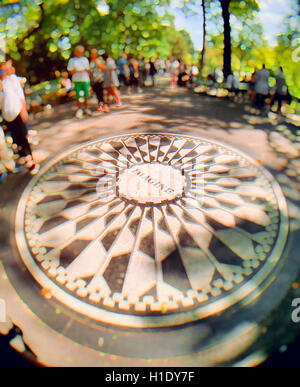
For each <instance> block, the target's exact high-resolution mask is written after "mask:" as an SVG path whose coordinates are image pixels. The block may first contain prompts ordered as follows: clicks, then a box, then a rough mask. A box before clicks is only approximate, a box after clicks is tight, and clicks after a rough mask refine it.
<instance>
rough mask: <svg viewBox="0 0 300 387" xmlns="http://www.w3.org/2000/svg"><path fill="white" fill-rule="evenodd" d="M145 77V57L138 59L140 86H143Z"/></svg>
mask: <svg viewBox="0 0 300 387" xmlns="http://www.w3.org/2000/svg"><path fill="white" fill-rule="evenodd" d="M146 78H147V70H146V62H145V57H142V59H141V60H140V61H139V84H140V88H143V87H145V82H146Z"/></svg>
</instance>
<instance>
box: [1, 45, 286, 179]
mask: <svg viewBox="0 0 300 387" xmlns="http://www.w3.org/2000/svg"><path fill="white" fill-rule="evenodd" d="M165 73H167V74H169V78H170V88H172V89H174V88H176V87H193V86H194V85H195V84H196V81H197V79H198V77H199V69H198V67H197V66H196V65H195V64H193V65H190V66H187V65H186V64H185V63H184V62H183V61H182V60H180V59H177V58H175V57H171V58H170V59H168V60H166V61H164V60H162V59H160V58H159V59H156V60H153V59H149V60H146V59H145V57H142V58H140V59H139V60H138V59H137V58H135V56H134V55H127V54H126V53H125V52H124V53H123V54H122V55H121V56H120V57H119V58H118V59H117V60H114V59H113V58H111V57H109V56H108V55H106V54H105V53H102V54H101V55H100V54H99V51H98V50H97V49H95V48H94V49H91V50H90V52H89V55H88V56H85V48H84V47H83V46H77V47H75V49H74V53H73V56H72V57H71V58H70V60H69V61H68V64H67V68H66V69H65V71H63V72H62V73H61V79H60V86H61V88H62V89H64V90H65V93H66V95H68V96H70V97H72V98H73V97H75V99H76V105H77V109H76V113H75V116H76V118H77V119H81V118H82V117H83V116H84V115H92V114H94V113H93V112H92V111H91V109H90V107H89V98H90V95H91V93H94V94H95V96H96V98H97V102H98V103H97V108H96V111H97V112H103V113H109V112H110V106H111V104H112V103H115V104H116V107H118V108H121V107H122V106H123V105H122V100H121V92H124V93H131V92H132V91H133V92H135V93H140V92H142V90H143V88H145V87H153V86H155V85H156V75H157V74H160V75H162V76H163V74H165ZM239 75H240V74H239ZM239 75H237V74H230V75H229V76H228V77H227V78H226V82H225V87H226V88H227V90H228V91H229V93H230V95H233V96H239V94H240V92H241V87H240V85H241V82H245V83H248V85H247V94H248V96H249V97H248V100H249V103H250V104H251V105H252V106H253V107H256V108H258V109H260V110H261V111H262V110H263V109H264V108H265V104H266V100H267V98H269V100H268V103H269V104H270V105H271V106H273V105H274V104H275V102H277V112H278V113H280V112H281V109H282V104H283V103H284V102H286V103H290V100H291V96H290V93H289V90H288V87H287V84H286V81H285V74H284V72H283V69H282V67H280V71H279V72H278V73H277V74H276V76H275V78H276V85H275V88H273V89H272V88H270V86H269V78H270V71H269V70H268V69H266V66H265V65H263V66H262V68H261V69H259V70H255V71H254V72H253V74H252V75H251V76H250V77H248V78H247V77H244V78H245V79H242V80H241V81H240V76H239ZM0 80H1V88H2V92H1V94H2V95H0V102H1V103H0V107H1V115H2V122H0V181H2V180H4V179H5V178H6V176H7V172H19V171H22V170H23V169H24V168H27V169H28V170H29V172H30V173H31V174H36V173H37V172H38V170H39V165H38V164H37V163H36V162H35V161H34V158H33V156H32V151H31V143H32V141H31V140H30V131H31V130H30V128H29V125H28V109H27V105H26V100H25V95H24V90H23V88H24V84H25V82H26V79H25V78H21V77H17V75H16V74H15V68H14V66H13V64H12V61H10V60H8V61H6V62H3V63H1V64H0ZM208 80H209V82H211V83H212V84H217V83H219V84H223V85H224V80H223V78H222V76H221V74H219V73H217V72H216V71H215V70H214V71H213V72H212V73H211V74H209V76H208Z"/></svg>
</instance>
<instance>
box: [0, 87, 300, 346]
mask: <svg viewBox="0 0 300 387" xmlns="http://www.w3.org/2000/svg"><path fill="white" fill-rule="evenodd" d="M123 103H124V107H123V108H122V109H117V108H114V107H112V111H111V113H110V114H104V113H103V114H99V115H95V116H92V117H87V118H85V119H83V120H80V121H78V120H76V119H75V118H74V113H75V106H74V105H75V104H74V102H72V103H67V104H65V105H60V106H57V107H55V108H54V109H49V110H47V111H45V112H43V113H40V114H38V115H37V117H36V118H35V119H34V120H32V122H31V126H32V128H33V129H35V130H37V132H38V135H37V137H38V140H39V144H38V145H36V146H33V149H34V156H35V158H36V159H37V160H38V161H39V162H40V163H41V165H42V166H43V165H44V164H45V163H46V162H47V160H51V158H52V157H54V155H55V154H57V153H60V152H62V151H65V150H67V149H68V148H70V147H72V146H74V145H78V144H82V143H84V142H86V141H89V140H93V139H97V138H99V137H100V136H105V135H107V136H110V135H113V134H114V133H120V132H121V133H131V132H133V131H139V130H142V131H160V132H165V131H169V132H173V133H181V134H196V135H198V136H200V137H204V138H208V139H215V140H218V142H221V143H224V144H228V145H232V146H234V147H235V148H237V149H239V150H240V151H243V152H245V153H246V154H248V155H249V156H251V157H252V158H253V159H255V160H256V161H258V162H259V163H260V164H262V165H263V166H264V167H265V168H266V169H267V170H268V171H269V172H270V173H271V174H272V175H273V177H274V178H275V179H276V180H277V181H278V182H279V184H280V186H281V188H282V191H283V194H284V195H285V198H286V200H287V203H288V214H289V220H290V231H291V232H292V233H293V234H294V242H296V245H294V246H293V251H291V253H293V256H295V259H294V261H295V260H296V258H297V245H298V246H299V241H300V238H299V233H300V178H299V175H300V173H299V171H300V136H299V135H298V127H297V126H296V124H295V123H294V124H293V123H291V122H287V121H283V119H279V118H278V117H277V116H275V115H273V116H271V117H260V116H256V115H254V114H252V113H251V112H250V111H249V109H247V107H245V106H243V105H237V104H235V103H233V102H232V101H229V100H224V99H221V98H216V97H209V96H204V95H197V94H195V93H193V91H192V90H187V89H180V88H179V89H169V88H168V87H157V88H154V89H146V90H145V91H144V92H143V93H141V94H132V95H129V96H124V97H123ZM91 107H92V108H93V109H94V110H95V107H96V102H95V101H94V100H92V101H91ZM29 180H30V176H29V174H28V173H25V172H24V173H21V174H18V175H9V176H8V179H7V180H6V182H5V183H4V184H1V185H0V246H1V248H0V261H1V259H3V260H5V259H6V260H7V257H10V258H13V256H15V257H16V258H17V254H18V253H17V249H16V247H15V229H14V222H15V210H16V206H17V204H18V201H19V198H20V196H21V194H22V192H23V191H24V188H25V187H26V185H27V184H28V182H29ZM295 246H296V248H295ZM17 260H18V259H17ZM10 262H11V263H10V265H11V267H12V268H13V266H14V265H15V264H16V261H15V260H13V259H11V260H10ZM297 262H298V261H297ZM298 267H299V264H298ZM283 281H284V279H283ZM297 282H300V278H298V279H297ZM295 289H298V290H295V292H298V293H293V297H296V296H300V287H299V286H297V287H295ZM27 290H28V291H30V290H31V289H30V286H28V289H27ZM27 290H26V291H27ZM24 292H25V290H24ZM289 306H290V304H289ZM285 317H286V318H288V316H287V315H286V316H285ZM275 329H277V326H276V327H275ZM28 344H29V342H28Z"/></svg>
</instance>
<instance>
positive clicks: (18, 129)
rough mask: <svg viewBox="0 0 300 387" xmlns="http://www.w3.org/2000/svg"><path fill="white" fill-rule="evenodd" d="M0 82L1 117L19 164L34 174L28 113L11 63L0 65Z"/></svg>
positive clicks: (36, 170)
mask: <svg viewBox="0 0 300 387" xmlns="http://www.w3.org/2000/svg"><path fill="white" fill-rule="evenodd" d="M0 79H1V80H2V90H3V91H2V98H1V102H2V116H3V118H4V124H5V126H6V127H7V130H8V131H9V132H10V133H11V136H12V138H13V142H14V144H16V145H17V151H18V154H19V156H20V160H19V164H25V167H27V168H28V170H29V171H30V173H31V174H36V173H37V172H38V170H39V165H38V164H36V163H35V162H34V160H33V156H32V152H31V147H30V145H29V142H28V139H27V134H28V124H27V121H28V113H27V108H26V101H25V95H24V92H23V89H22V87H21V84H20V81H19V79H18V77H17V76H16V75H15V69H14V67H13V66H12V63H11V61H8V62H3V63H1V64H0Z"/></svg>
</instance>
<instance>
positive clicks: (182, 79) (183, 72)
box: [177, 62, 190, 87]
mask: <svg viewBox="0 0 300 387" xmlns="http://www.w3.org/2000/svg"><path fill="white" fill-rule="evenodd" d="M189 79H190V76H189V74H188V71H187V67H186V65H185V63H183V62H182V63H181V64H180V73H179V74H178V82H177V83H178V86H180V87H187V85H188V82H189Z"/></svg>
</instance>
